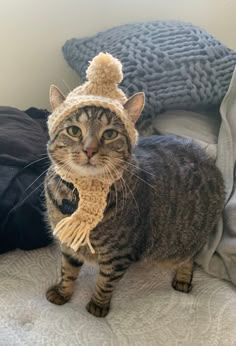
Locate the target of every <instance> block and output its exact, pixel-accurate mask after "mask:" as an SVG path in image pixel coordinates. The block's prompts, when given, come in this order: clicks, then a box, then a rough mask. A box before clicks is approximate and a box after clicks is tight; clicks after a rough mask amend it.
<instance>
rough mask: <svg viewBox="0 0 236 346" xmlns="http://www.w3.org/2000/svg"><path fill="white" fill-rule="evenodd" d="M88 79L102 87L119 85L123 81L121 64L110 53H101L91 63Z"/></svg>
mask: <svg viewBox="0 0 236 346" xmlns="http://www.w3.org/2000/svg"><path fill="white" fill-rule="evenodd" d="M87 79H88V80H89V81H90V82H92V83H97V84H100V85H101V84H107V83H108V84H119V83H120V82H121V81H122V79H123V73H122V65H121V62H120V61H119V60H118V59H116V58H114V57H113V56H112V55H111V54H109V53H100V54H98V55H97V56H96V57H95V58H94V59H93V60H92V61H91V62H90V65H89V67H88V69H87Z"/></svg>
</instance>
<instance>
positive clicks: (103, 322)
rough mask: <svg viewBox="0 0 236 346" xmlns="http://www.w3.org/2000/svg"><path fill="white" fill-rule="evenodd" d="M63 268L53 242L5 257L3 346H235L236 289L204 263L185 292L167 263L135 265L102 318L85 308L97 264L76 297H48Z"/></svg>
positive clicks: (0, 299)
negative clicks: (58, 300)
mask: <svg viewBox="0 0 236 346" xmlns="http://www.w3.org/2000/svg"><path fill="white" fill-rule="evenodd" d="M59 267H60V266H59V253H58V251H57V249H56V248H53V247H51V248H45V249H41V250H36V251H29V252H23V251H15V252H11V253H8V254H4V255H1V256H0V345H4V346H5V345H6V346H11V345H14V346H18V345H29V346H32V345H63V346H64V345H66V346H68V345H71V346H73V345H92V346H96V345H104V346H105V345H106V346H108V345H122V346H125V345H135V346H136V345H137V346H138V345H140V346H141V345H142V346H144V345H150V346H151V345H155V346H158V345H160V346H169V345H170V346H172V345H179V346H180V345H186V346H189V345H191V346H200V345H202V346H208V345H209V346H212V345H215V346H216V345H220V346H231V345H232V346H233V345H236V288H235V287H234V286H233V285H231V284H230V283H229V282H226V281H221V280H220V279H216V278H213V277H210V276H208V275H207V274H205V273H203V272H202V271H200V269H197V271H196V273H195V276H194V280H193V284H194V287H193V291H192V292H191V293H190V294H184V293H180V292H176V291H175V290H173V289H172V287H171V284H170V282H171V273H170V272H168V271H167V270H166V269H163V268H162V269H161V268H158V267H154V268H151V267H150V266H148V265H144V264H142V265H140V264H139V265H135V266H133V267H132V268H131V269H130V271H129V272H128V273H127V274H126V275H125V277H124V278H123V280H122V281H121V282H120V284H119V287H117V289H116V291H115V293H114V297H113V300H112V308H111V311H110V314H109V315H108V316H107V317H106V318H105V319H97V318H95V317H93V316H91V315H90V314H88V313H87V311H86V309H85V305H86V303H87V302H88V300H89V298H90V296H91V293H92V290H93V287H94V282H95V274H96V268H93V267H88V266H85V267H84V268H83V270H82V272H81V275H80V278H79V279H78V281H77V283H76V290H75V294H74V296H73V299H72V300H71V302H69V303H67V304H65V305H64V306H55V305H53V304H51V303H49V302H48V301H47V300H46V298H45V291H46V289H47V288H48V287H49V286H51V285H52V284H54V283H55V282H56V281H57V280H58V278H59Z"/></svg>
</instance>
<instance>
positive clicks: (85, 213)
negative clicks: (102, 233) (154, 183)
mask: <svg viewBox="0 0 236 346" xmlns="http://www.w3.org/2000/svg"><path fill="white" fill-rule="evenodd" d="M122 78H123V74H122V65H121V63H120V61H119V60H117V59H115V58H113V57H112V55H110V54H107V53H106V54H104V53H100V54H99V55H97V56H96V57H95V58H94V59H93V60H92V62H91V63H90V66H89V67H88V69H87V82H85V83H84V84H83V85H81V86H79V87H78V88H76V89H74V90H73V91H72V92H70V93H69V95H68V96H67V97H66V98H65V97H64V96H63V95H62V94H61V92H60V91H59V90H58V89H57V88H56V87H54V88H56V90H57V93H58V95H59V96H58V95H57V96H56V101H55V96H53V91H55V89H54V90H53V89H50V94H51V95H50V96H51V104H52V106H53V108H54V109H53V113H52V114H51V115H50V116H49V119H48V129H49V135H50V136H51V137H52V136H53V135H54V133H55V131H56V130H57V128H58V126H59V125H60V124H61V122H62V121H64V120H65V119H66V118H67V117H68V116H69V115H70V114H71V113H72V112H73V111H76V110H78V109H79V108H82V107H85V106H97V107H103V108H108V109H110V110H111V111H112V112H114V113H115V114H116V115H117V116H118V117H119V118H120V119H121V121H122V122H123V124H124V126H125V128H126V130H127V133H128V136H129V138H130V141H131V143H132V144H135V143H136V141H137V131H136V129H135V127H134V122H135V120H136V119H135V117H136V115H137V116H139V115H140V113H141V111H142V108H143V104H144V94H143V93H139V94H136V95H134V96H133V97H131V98H130V99H129V100H128V102H127V98H126V96H125V94H124V93H123V91H122V90H121V89H119V88H118V83H120V82H121V81H122ZM137 96H138V99H139V100H140V102H139V104H138V106H137V105H136V104H135V102H134V100H135V98H136V99H137ZM58 97H59V101H60V102H57V101H58V100H57V98H58ZM127 104H128V106H129V107H128V108H127ZM135 114H136V115H135ZM132 116H134V118H133V119H132ZM55 170H56V172H57V173H58V174H59V175H60V176H61V178H62V179H64V180H66V181H68V182H71V183H72V184H73V185H74V187H75V188H76V189H77V190H78V191H79V198H80V200H79V207H78V209H77V210H76V211H75V212H74V213H73V214H72V215H71V216H69V217H66V218H64V219H62V220H61V221H60V222H59V223H58V224H57V225H56V228H55V229H54V235H55V236H56V237H57V238H58V239H59V240H60V241H61V242H62V243H65V244H66V245H67V246H69V247H71V248H72V249H73V250H74V251H77V250H78V249H79V248H80V247H81V246H85V245H87V246H89V248H90V250H91V252H92V253H94V252H95V250H94V249H93V246H92V244H91V243H90V239H89V235H90V232H91V231H92V230H93V229H94V228H95V227H96V226H97V225H98V223H99V222H101V221H102V219H103V216H104V210H105V208H106V205H107V195H108V193H109V189H110V186H111V185H112V184H113V183H114V182H115V181H116V180H118V179H120V177H121V175H122V172H120V171H118V170H117V171H116V173H115V174H113V176H110V177H108V176H93V177H89V176H88V177H87V176H78V175H76V176H75V175H74V174H73V172H71V171H69V170H65V168H63V166H62V167H60V166H57V165H56V164H55Z"/></svg>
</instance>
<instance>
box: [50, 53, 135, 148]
mask: <svg viewBox="0 0 236 346" xmlns="http://www.w3.org/2000/svg"><path fill="white" fill-rule="evenodd" d="M87 79H88V81H87V82H85V83H84V84H83V85H81V86H79V87H77V88H75V89H74V90H73V91H71V92H70V93H69V95H68V96H67V98H66V99H65V101H64V102H63V103H62V104H61V105H60V106H58V107H57V108H56V109H55V110H54V112H53V113H52V114H51V115H50V116H49V118H48V129H49V135H50V136H52V135H53V133H54V132H55V130H56V129H57V128H58V126H59V125H60V123H61V122H62V121H63V120H65V119H66V117H67V116H68V115H70V114H71V113H72V112H73V111H76V110H77V109H79V108H82V107H85V106H97V107H103V108H108V109H110V110H111V111H112V112H114V113H116V115H117V116H118V117H119V118H120V119H121V120H122V122H123V123H124V125H125V128H126V130H127V132H128V135H129V137H130V140H131V143H132V144H135V143H136V141H137V131H136V129H135V127H134V124H133V122H132V121H131V119H130V118H129V117H128V116H127V111H126V110H125V109H124V107H123V105H124V104H125V102H126V101H127V98H126V96H125V94H124V93H123V91H122V90H121V89H119V88H118V83H120V82H121V81H122V79H123V73H122V65H121V63H120V61H119V60H118V59H116V58H113V56H112V55H111V54H108V53H100V54H98V55H97V56H96V57H95V58H94V59H93V60H92V61H91V63H90V65H89V67H88V69H87Z"/></svg>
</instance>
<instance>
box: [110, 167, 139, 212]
mask: <svg viewBox="0 0 236 346" xmlns="http://www.w3.org/2000/svg"><path fill="white" fill-rule="evenodd" d="M124 162H125V163H126V161H124ZM114 167H115V165H114ZM115 168H116V167H115ZM116 169H117V168H116ZM117 171H118V170H117ZM121 180H122V182H123V184H124V186H125V189H126V198H127V195H128V193H127V188H128V190H129V192H130V194H131V196H132V198H133V201H134V203H135V205H136V208H137V210H138V212H139V213H140V210H139V206H138V202H137V200H136V198H135V196H134V194H133V191H132V189H131V188H130V186H129V185H128V183H127V182H126V181H125V179H124V178H123V177H122V176H121Z"/></svg>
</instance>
